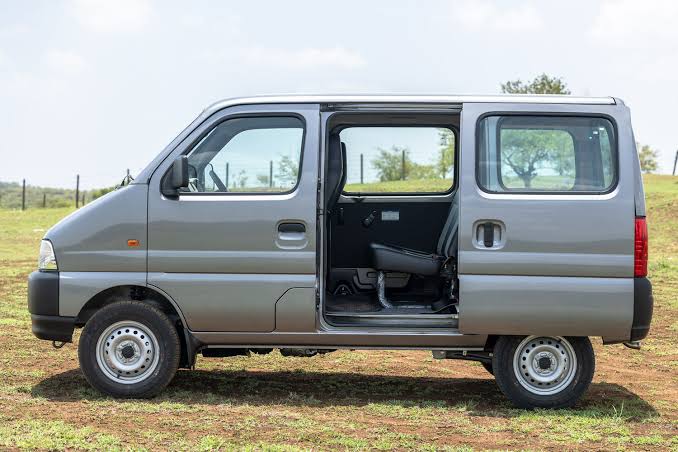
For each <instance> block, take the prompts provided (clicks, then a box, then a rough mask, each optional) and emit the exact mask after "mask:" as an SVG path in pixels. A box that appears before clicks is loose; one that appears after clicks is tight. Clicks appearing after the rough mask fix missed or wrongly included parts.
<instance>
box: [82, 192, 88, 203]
mask: <svg viewBox="0 0 678 452" xmlns="http://www.w3.org/2000/svg"><path fill="white" fill-rule="evenodd" d="M86 193H87V192H82V205H83V206H84V205H85V194H86Z"/></svg>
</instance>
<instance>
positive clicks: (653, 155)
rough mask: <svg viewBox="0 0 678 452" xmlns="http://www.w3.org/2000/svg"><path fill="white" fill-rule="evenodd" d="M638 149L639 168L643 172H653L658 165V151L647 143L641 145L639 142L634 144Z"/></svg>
mask: <svg viewBox="0 0 678 452" xmlns="http://www.w3.org/2000/svg"><path fill="white" fill-rule="evenodd" d="M636 147H637V148H638V149H640V150H639V151H638V160H640V170H641V171H642V172H644V173H654V172H655V171H657V168H658V167H659V163H658V162H657V158H658V157H659V153H658V152H657V151H655V150H654V149H652V148H651V147H650V146H648V145H644V146H642V147H641V145H640V143H637V146H636Z"/></svg>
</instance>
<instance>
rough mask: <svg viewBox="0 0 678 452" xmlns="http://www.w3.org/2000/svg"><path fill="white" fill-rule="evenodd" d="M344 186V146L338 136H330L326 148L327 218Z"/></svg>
mask: <svg viewBox="0 0 678 452" xmlns="http://www.w3.org/2000/svg"><path fill="white" fill-rule="evenodd" d="M345 184H346V145H345V144H344V143H342V142H341V139H340V138H339V135H338V134H332V135H330V139H329V142H328V146H327V173H326V175H325V210H326V211H327V218H329V217H330V214H331V213H332V211H333V210H334V207H335V206H336V204H337V201H338V200H339V196H340V195H341V191H342V190H343V188H344V185H345Z"/></svg>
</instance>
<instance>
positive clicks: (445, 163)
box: [436, 128, 456, 179]
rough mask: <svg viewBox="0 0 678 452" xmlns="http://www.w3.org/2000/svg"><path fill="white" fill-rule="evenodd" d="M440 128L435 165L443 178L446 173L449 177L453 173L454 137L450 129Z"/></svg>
mask: <svg viewBox="0 0 678 452" xmlns="http://www.w3.org/2000/svg"><path fill="white" fill-rule="evenodd" d="M439 130H440V150H439V151H438V161H437V162H436V167H437V168H438V174H439V175H440V177H441V178H443V179H445V177H447V176H448V175H449V176H450V177H451V176H452V174H453V173H454V153H455V152H456V149H455V147H456V146H455V137H454V133H452V131H451V130H450V129H442V128H441V129H439Z"/></svg>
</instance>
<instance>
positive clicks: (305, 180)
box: [148, 105, 319, 332]
mask: <svg viewBox="0 0 678 452" xmlns="http://www.w3.org/2000/svg"><path fill="white" fill-rule="evenodd" d="M318 121H319V108H318V106H317V105H268V106H267V105H261V106H242V107H231V108H229V109H226V110H224V111H222V112H219V113H217V114H215V115H213V116H211V117H210V118H208V119H207V120H206V121H205V122H204V123H203V124H201V125H200V126H198V127H197V128H196V130H195V131H194V132H193V133H191V135H190V136H189V137H188V138H187V139H186V140H184V142H182V143H181V144H180V145H179V146H178V148H177V149H176V150H175V151H174V153H173V154H172V155H171V156H170V157H169V158H168V159H167V160H166V161H165V162H163V164H161V166H160V167H159V168H158V170H157V171H156V172H155V173H154V175H153V177H152V179H151V184H150V187H149V201H148V284H149V285H150V286H153V287H156V288H158V289H160V290H161V291H163V292H164V293H166V294H167V295H169V296H170V297H172V299H174V301H175V302H176V303H177V304H178V306H179V308H180V309H181V311H182V313H183V314H184V316H185V318H186V321H187V323H188V327H189V328H190V329H191V330H193V331H224V332H228V331H242V332H268V331H273V330H274V329H275V304H276V301H277V300H278V299H280V298H281V297H282V296H283V294H284V293H285V292H286V291H288V290H289V289H291V288H296V287H314V286H315V283H316V190H317V179H318V169H317V168H318V160H317V159H318V136H319V132H318ZM179 155H187V156H188V164H189V180H190V184H189V187H188V188H187V189H184V190H182V191H181V192H180V194H179V196H178V197H177V198H176V199H172V198H166V197H164V196H163V195H162V194H161V193H160V187H161V181H162V178H163V177H165V175H166V174H167V172H168V171H169V169H170V166H171V164H172V161H173V160H174V159H175V158H176V157H177V156H179Z"/></svg>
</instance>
